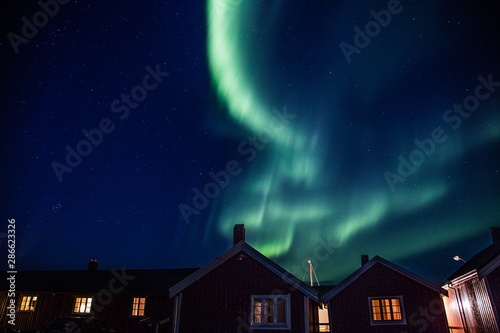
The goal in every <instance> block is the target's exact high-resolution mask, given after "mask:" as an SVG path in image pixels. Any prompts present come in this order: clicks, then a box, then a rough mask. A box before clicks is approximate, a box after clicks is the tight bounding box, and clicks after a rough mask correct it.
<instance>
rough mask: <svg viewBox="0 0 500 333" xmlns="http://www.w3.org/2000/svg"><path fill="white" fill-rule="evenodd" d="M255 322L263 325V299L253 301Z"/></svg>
mask: <svg viewBox="0 0 500 333" xmlns="http://www.w3.org/2000/svg"><path fill="white" fill-rule="evenodd" d="M253 322H254V323H257V324H260V323H262V298H254V299H253Z"/></svg>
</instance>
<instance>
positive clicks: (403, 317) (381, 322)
mask: <svg viewBox="0 0 500 333" xmlns="http://www.w3.org/2000/svg"><path fill="white" fill-rule="evenodd" d="M383 299H388V300H390V302H391V307H390V309H391V315H392V316H393V313H394V312H393V306H392V300H393V299H397V300H399V309H400V311H401V320H394V319H391V320H383V319H382V320H375V319H374V318H373V306H372V300H379V301H381V300H383ZM368 307H369V310H370V324H371V325H372V326H376V325H406V314H405V307H404V303H403V296H401V295H399V296H377V297H368Z"/></svg>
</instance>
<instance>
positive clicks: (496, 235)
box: [490, 227, 500, 243]
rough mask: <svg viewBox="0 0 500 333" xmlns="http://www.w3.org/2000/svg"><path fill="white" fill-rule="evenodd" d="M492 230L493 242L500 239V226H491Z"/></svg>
mask: <svg viewBox="0 0 500 333" xmlns="http://www.w3.org/2000/svg"><path fill="white" fill-rule="evenodd" d="M490 230H491V240H492V241H493V243H496V242H498V241H500V227H491V228H490Z"/></svg>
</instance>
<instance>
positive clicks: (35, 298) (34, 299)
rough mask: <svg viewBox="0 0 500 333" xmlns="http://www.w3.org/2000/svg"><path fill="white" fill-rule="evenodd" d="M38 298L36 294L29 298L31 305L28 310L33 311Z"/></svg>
mask: <svg viewBox="0 0 500 333" xmlns="http://www.w3.org/2000/svg"><path fill="white" fill-rule="evenodd" d="M37 299H38V297H37V296H33V298H31V306H30V310H31V311H35V305H36V300H37Z"/></svg>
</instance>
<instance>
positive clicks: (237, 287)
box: [179, 253, 305, 333]
mask: <svg viewBox="0 0 500 333" xmlns="http://www.w3.org/2000/svg"><path fill="white" fill-rule="evenodd" d="M273 294H280V295H287V294H290V303H291V330H287V331H286V332H291V333H299V332H305V322H304V314H305V313H304V295H303V294H302V292H300V291H298V290H297V289H296V288H295V287H294V286H292V285H291V284H289V283H287V282H285V281H284V280H283V279H282V278H280V277H279V276H278V275H276V274H274V273H273V272H271V271H270V270H269V269H267V268H266V267H264V266H263V265H262V264H260V263H259V262H257V261H256V260H254V259H252V258H251V257H249V256H247V255H245V254H244V253H243V257H242V258H240V257H239V255H236V256H234V257H233V258H231V259H229V260H228V261H226V262H225V263H223V264H222V265H220V266H219V267H217V268H216V269H215V270H213V271H212V272H210V273H208V274H207V275H205V276H204V277H202V278H201V279H200V280H198V281H197V282H195V283H193V284H191V285H190V286H189V287H187V288H185V289H184V290H183V291H182V304H181V314H180V326H179V332H181V333H194V332H196V333H208V332H213V333H221V332H238V333H247V332H259V333H266V332H276V330H272V331H271V330H262V329H259V330H250V329H249V327H250V326H249V325H250V324H249V323H250V318H249V317H250V313H251V309H250V307H251V296H252V295H273Z"/></svg>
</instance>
